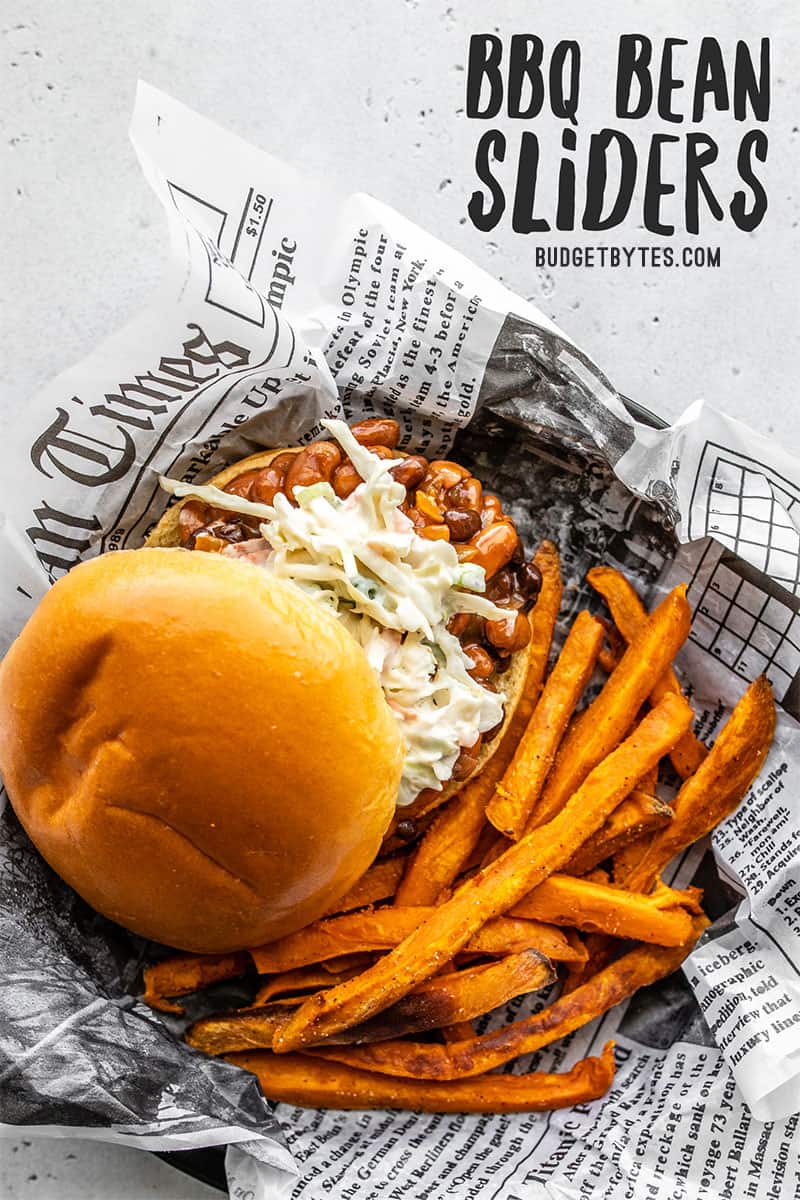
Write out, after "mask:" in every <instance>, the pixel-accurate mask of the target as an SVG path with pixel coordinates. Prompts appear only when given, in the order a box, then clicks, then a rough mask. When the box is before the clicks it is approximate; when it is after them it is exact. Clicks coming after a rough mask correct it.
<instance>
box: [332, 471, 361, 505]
mask: <svg viewBox="0 0 800 1200" xmlns="http://www.w3.org/2000/svg"><path fill="white" fill-rule="evenodd" d="M361 482H362V479H361V476H360V475H359V473H358V471H357V470H356V469H355V467H354V466H353V464H352V463H351V462H343V463H340V464H339V466H338V467H337V468H336V470H335V471H334V472H333V477H332V479H331V483H332V484H333V490H334V491H335V492H336V495H337V496H338V497H339V499H340V500H346V499H347V497H348V496H350V495H352V493H353V492H354V491H355V490H356V488H357V487H358V485H359V484H360V483H361Z"/></svg>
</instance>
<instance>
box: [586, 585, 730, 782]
mask: <svg viewBox="0 0 800 1200" xmlns="http://www.w3.org/2000/svg"><path fill="white" fill-rule="evenodd" d="M586 578H587V580H588V581H589V583H590V584H591V585H592V587H593V588H594V589H595V591H596V592H598V593H599V594H600V595H601V596H602V597H603V599H604V600H605V602H606V604H607V605H608V607H609V608H610V610H611V615H612V616H613V618H614V621H615V622H616V626H617V629H618V630H619V631H620V633H621V634H622V636H623V638H624V639H625V641H626V642H628V643H630V642H632V641H633V640H634V638H636V637H637V635H638V634H639V631H640V630H641V628H642V625H643V624H644V622H645V621H646V620H647V609H646V608H645V606H644V605H643V604H642V602H641V600H640V599H639V597H638V595H637V594H636V590H635V588H634V587H633V586H632V584H630V583H629V582H628V580H627V579H626V578H625V576H624V575H623V574H622V573H621V572H620V571H615V570H614V568H613V567H592V569H591V571H589V573H588V575H587V576H586ZM680 691H681V685H680V683H679V682H678V678H677V676H676V674H675V671H674V670H673V668H672V667H671V666H670V667H668V668H667V669H666V671H664V673H663V675H661V677H660V678H659V679H658V681H657V682H656V684H655V686H654V687H653V689H652V691H651V692H650V699H651V700H652V701H653V703H654V704H657V703H658V701H659V700H660V699H661V697H662V696H663V695H664V694H665V693H666V692H680ZM707 754H708V750H707V749H706V747H705V746H704V745H703V743H702V742H701V741H700V740H699V739H698V738H696V737H695V735H694V734H693V733H692V731H691V730H690V731H689V732H688V733H687V734H686V735H685V736H684V737H682V738H681V740H680V741H679V742H678V745H677V746H676V747H675V749H674V750H673V751H672V753H671V754H670V758H671V759H672V765H673V766H674V767H675V770H676V771H677V772H678V774H679V775H680V776H681V778H682V779H687V778H688V777H689V776H690V775H692V774H694V772H695V771H696V770H697V768H698V767H699V766H700V763H701V762H702V761H703V759H704V758H705V756H706V755H707Z"/></svg>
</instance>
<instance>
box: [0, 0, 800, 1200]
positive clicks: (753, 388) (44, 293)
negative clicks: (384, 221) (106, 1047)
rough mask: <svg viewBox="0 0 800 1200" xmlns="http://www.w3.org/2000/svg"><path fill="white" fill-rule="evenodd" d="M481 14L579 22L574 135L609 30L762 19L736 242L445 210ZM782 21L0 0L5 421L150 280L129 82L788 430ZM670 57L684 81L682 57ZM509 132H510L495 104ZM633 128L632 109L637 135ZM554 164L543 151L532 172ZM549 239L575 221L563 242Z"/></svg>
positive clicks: (128, 1167) (35, 1156)
mask: <svg viewBox="0 0 800 1200" xmlns="http://www.w3.org/2000/svg"><path fill="white" fill-rule="evenodd" d="M657 10H658V11H657ZM489 13H491V16H489V15H488V14H489ZM645 14H646V15H645ZM493 29H497V30H499V31H500V32H501V33H503V34H507V35H510V34H511V33H512V32H535V33H539V34H540V35H541V36H542V37H543V38H544V39H545V43H546V45H548V46H552V44H553V43H554V42H555V41H556V40H557V39H558V38H560V37H569V36H574V37H577V38H578V39H579V40H580V42H581V45H582V49H583V96H582V100H581V109H580V125H579V134H580V136H582V137H585V136H588V133H589V132H591V131H592V130H593V129H596V128H599V127H600V126H602V125H604V124H607V125H613V124H614V120H613V113H612V109H611V95H612V77H613V71H614V58H615V47H616V39H617V36H618V35H619V33H621V32H641V31H646V32H647V33H649V34H650V36H651V37H653V38H654V39H657V38H662V37H664V36H665V35H671V36H672V35H674V36H683V37H686V38H689V39H696V38H697V37H699V36H700V35H702V34H706V33H708V34H713V35H715V36H717V37H719V38H720V39H721V41H722V42H723V45H724V46H725V47H726V48H730V47H731V46H732V45H733V43H734V41H735V39H736V38H737V37H740V36H741V37H746V38H749V39H755V38H757V37H760V36H762V35H770V36H771V37H772V38H773V57H774V62H773V108H772V116H771V120H770V122H769V137H770V153H769V159H768V162H767V166H766V168H765V180H766V186H767V190H768V193H769V200H770V207H769V211H768V214H767V217H766V219H765V221H764V223H763V224H762V225H761V226H760V228H759V229H758V230H757V231H756V232H755V233H753V234H752V235H747V234H743V233H740V232H739V231H738V230H736V229H735V228H734V227H733V226H732V224H731V223H730V222H729V221H725V222H723V223H722V224H720V225H719V226H715V227H714V228H713V229H709V230H708V231H707V235H706V233H705V231H704V234H703V236H701V238H700V239H698V240H699V241H700V243H701V244H706V245H717V244H718V245H720V247H721V249H722V266H721V268H720V269H719V270H716V271H714V270H706V271H702V270H693V271H672V272H667V271H664V270H660V271H659V270H655V269H651V270H643V269H641V268H637V269H635V270H630V271H624V272H623V271H620V272H610V271H599V270H581V269H568V270H563V271H562V270H552V271H549V272H548V271H541V270H537V269H536V267H535V265H534V259H533V251H534V244H533V240H532V239H531V238H525V237H522V236H519V235H515V234H513V233H512V232H511V231H510V228H509V225H508V223H507V220H504V222H503V223H502V225H501V226H500V227H498V229H496V230H495V231H494V232H492V233H490V234H480V233H478V232H477V231H476V230H475V229H473V228H472V226H471V225H470V224H469V223H468V222H467V221H466V219H465V206H466V200H467V198H468V196H469V193H470V192H471V190H472V188H473V187H474V180H473V172H472V159H473V155H474V147H475V143H476V141H477V138H478V136H479V134H480V132H482V128H483V126H482V125H480V124H479V123H476V122H469V121H467V120H466V119H465V118H464V116H463V112H462V110H463V106H464V96H463V91H464V69H463V68H464V64H465V57H466V42H467V37H468V35H469V34H470V33H471V32H476V31H486V32H488V31H491V30H493ZM799 32H800V22H798V20H797V13H796V9H795V6H794V5H793V4H792V3H791V0H783V2H776V0H760V3H759V5H758V6H757V13H754V6H753V5H751V4H749V3H746V2H745V0H703V3H700V4H698V3H697V2H696V0H680V2H678V0H673V2H672V3H671V4H670V5H668V6H653V7H651V8H649V9H645V6H643V5H642V4H641V3H636V2H635V0H610V2H607V3H605V4H602V5H589V4H586V3H582V2H580V0H542V2H540V3H538V4H536V5H533V6H532V5H529V4H524V3H522V0H515V2H507V0H506V2H503V0H500V2H498V3H495V4H493V5H492V6H491V7H490V8H487V7H486V6H485V5H483V4H481V3H479V0H469V2H467V0H461V2H459V3H455V2H453V3H451V4H446V3H445V2H443V0H435V2H432V3H425V2H424V0H384V3H382V4H381V5H375V4H370V3H368V2H366V0H351V3H349V4H348V5H333V4H325V5H323V4H320V3H315V2H313V0H296V2H295V3H293V4H289V3H288V2H285V3H276V2H274V0H259V2H258V3H257V4H256V3H250V2H248V0H228V2H227V3H226V4H221V3H212V2H210V0H191V2H189V0H171V2H170V3H169V4H163V3H160V2H159V0H134V2H130V0H104V2H103V3H100V0H83V2H82V3H81V4H76V3H74V2H73V3H56V2H55V0H26V3H25V4H23V5H20V4H16V3H13V2H12V0H2V2H1V3H0V50H1V52H2V63H3V70H2V73H1V74H0V126H1V127H2V136H0V196H1V197H2V207H3V213H4V218H5V219H4V220H3V222H2V229H1V230H0V238H2V246H1V247H0V249H1V250H2V253H1V254H0V262H1V263H2V267H1V268H0V273H1V274H2V278H3V284H4V286H3V287H2V289H0V310H1V311H0V321H2V326H3V330H4V337H3V350H4V351H5V354H4V367H3V372H2V377H1V378H0V388H2V392H0V423H1V422H2V421H10V420H13V414H14V412H15V411H17V410H18V408H19V407H20V406H21V405H24V403H25V400H26V397H28V396H29V395H30V394H31V392H32V391H33V390H34V389H35V388H36V387H37V385H39V384H40V383H42V382H43V381H45V380H46V379H48V378H49V377H50V376H51V375H53V374H54V373H55V372H57V371H58V370H59V369H61V368H62V367H65V366H67V365H68V364H70V363H72V362H74V361H75V360H76V359H78V358H79V357H80V356H81V355H83V354H85V353H86V352H87V351H88V350H89V349H90V348H91V347H92V346H93V345H95V344H96V342H97V341H98V339H100V338H101V337H103V336H104V335H105V334H107V333H108V332H110V331H112V330H113V329H115V328H117V327H118V326H119V325H120V324H121V323H122V322H123V321H124V320H125V319H126V318H127V317H129V316H130V315H132V314H133V313H135V312H136V311H137V309H138V308H139V307H140V306H142V305H143V304H145V303H146V302H147V297H148V295H149V294H150V292H151V290H152V288H153V287H154V285H155V283H156V282H157V280H158V277H159V269H160V264H161V262H162V259H163V255H164V252H165V248H166V243H165V237H164V230H163V227H162V224H161V218H160V212H159V210H158V207H157V204H156V202H155V200H154V199H153V197H152V196H151V194H150V191H149V189H148V187H147V186H146V184H145V182H144V180H143V179H142V177H141V175H140V172H139V169H138V166H137V163H136V161H135V158H134V154H133V150H132V148H131V146H130V144H129V143H128V140H127V125H128V120H129V114H130V109H131V104H132V101H133V94H134V88H135V82H136V79H137V77H138V76H142V77H143V78H145V79H148V80H150V81H151V82H153V83H155V84H156V85H158V86H160V87H162V88H164V89H166V90H168V91H171V92H172V93H173V94H174V95H176V96H178V97H179V98H180V99H182V100H184V101H186V102H187V103H189V104H190V105H192V106H194V107H195V108H197V109H198V110H199V111H201V112H203V113H206V114H207V115H209V116H214V117H215V118H216V119H217V120H218V121H219V122H220V123H222V124H224V125H226V126H228V127H230V128H231V129H234V130H236V131H237V132H239V133H240V134H242V135H243V136H244V137H246V138H248V139H251V140H253V141H255V142H257V143H259V144H261V145H262V146H264V147H265V148H266V149H268V150H270V151H272V152H273V153H276V154H278V155H282V156H284V157H286V158H288V159H290V160H292V161H294V162H295V163H296V164H298V165H301V166H302V165H304V164H308V165H310V166H311V167H313V168H314V169H315V170H316V171H317V172H321V173H323V174H324V175H326V176H327V177H329V178H330V179H331V181H332V182H334V183H335V184H337V185H339V186H341V187H343V188H349V189H355V188H359V189H365V190H368V191H372V192H373V193H374V194H376V195H377V196H379V197H380V198H382V199H384V200H386V201H387V202H389V203H391V204H393V205H395V206H396V207H397V208H399V209H401V210H402V211H404V212H405V213H407V214H408V215H409V216H410V217H412V218H414V219H415V220H417V221H419V222H420V223H421V224H422V225H424V226H426V227H428V228H429V229H430V230H431V231H432V232H433V233H435V234H437V235H439V236H440V237H442V238H444V239H446V240H448V241H450V242H451V243H452V244H453V245H455V246H457V247H458V248H459V249H461V250H463V251H464V252H465V253H466V254H468V255H469V256H470V257H472V258H473V259H475V260H476V261H477V262H479V263H480V264H481V265H483V266H485V267H486V268H487V269H489V270H490V271H492V272H493V273H494V274H496V275H498V276H499V277H500V278H502V279H503V280H504V281H505V282H506V283H507V284H508V285H509V286H510V287H511V288H513V289H515V290H516V291H519V292H520V293H521V294H522V295H524V296H528V297H531V298H532V299H533V300H534V301H536V302H537V303H539V304H540V305H541V307H542V308H544V309H545V311H546V312H547V313H548V314H550V315H551V316H553V317H554V318H555V319H556V320H557V321H558V322H560V323H561V325H562V326H563V327H564V328H565V329H566V330H567V331H569V332H570V333H571V334H572V335H573V336H575V337H576V338H577V339H578V340H579V341H580V342H581V343H582V344H583V346H584V347H585V348H586V349H587V350H588V351H589V352H590V353H591V354H593V355H594V357H595V358H596V359H597V361H598V362H599V363H600V364H601V365H602V366H603V367H604V369H605V370H606V372H607V373H608V375H609V376H610V377H611V379H612V380H613V381H614V382H615V384H616V386H617V387H618V388H619V389H620V390H621V391H623V392H624V393H626V394H627V395H629V396H631V397H634V398H635V399H637V400H639V401H640V402H641V403H643V404H645V405H647V406H649V407H651V408H652V409H654V410H656V411H658V412H660V413H662V414H663V415H664V416H666V417H668V418H674V417H675V416H677V415H678V413H679V412H680V411H681V410H682V409H683V408H684V407H685V406H686V405H687V404H688V403H689V402H690V401H692V400H694V399H696V398H697V397H699V396H703V397H705V398H706V399H707V400H709V401H710V402H711V403H713V404H715V405H716V406H718V407H720V408H724V409H727V410H728V411H729V412H731V413H732V414H733V415H735V416H737V417H740V418H741V419H743V420H747V421H749V422H750V423H751V424H752V425H754V426H755V427H756V428H757V429H759V430H760V431H762V432H764V433H767V434H774V435H775V436H776V437H780V438H781V440H782V441H783V443H784V445H795V446H798V445H800V406H798V405H797V403H796V401H795V387H796V384H795V378H796V361H797V357H798V348H800V347H799V343H800V332H798V320H797V318H798V288H797V250H798V209H799V208H800V204H799V203H798V200H799V198H798V195H797V192H796V186H797V183H796V180H797V150H798V145H800V135H799V134H798V128H797V122H798V114H799V113H800V103H799V101H800V95H799V94H798V93H799V92H800V85H799V84H798V72H797V69H796V68H797V63H798V62H799V61H800V47H799V46H798V34H799ZM683 62H685V63H686V64H687V65H686V70H685V74H686V75H687V76H688V77H691V74H692V67H691V58H690V56H687V58H686V59H685V60H683ZM504 127H505V128H506V129H507V131H508V132H509V135H510V137H513V138H516V136H517V131H516V130H515V129H513V128H512V123H510V122H507V123H506V124H505V126H504ZM654 127H655V126H654V125H648V123H647V122H646V121H645V122H641V123H640V129H639V130H638V132H637V137H644V136H645V134H646V133H647V132H648V131H649V130H651V129H652V128H654ZM704 127H706V128H707V129H708V130H709V131H710V132H711V133H712V134H713V135H714V136H715V137H718V139H719V141H720V147H721V157H722V158H723V159H724V162H723V165H722V167H721V170H720V179H721V181H722V186H723V192H724V189H725V188H727V189H728V191H727V194H726V195H725V196H724V198H725V199H727V198H728V197H729V195H730V190H731V187H732V185H731V175H732V172H731V169H730V163H731V161H732V155H733V154H734V153H735V150H734V149H733V147H734V141H735V137H736V136H737V134H738V135H739V136H740V134H741V129H739V130H738V131H737V129H736V128H734V124H733V122H732V121H731V120H730V119H729V118H727V117H718V118H716V119H712V120H709V121H708V122H706V123H705V126H704ZM537 129H538V131H539V132H540V133H541V134H542V137H543V142H544V146H545V147H546V148H547V147H549V152H551V151H552V143H553V141H554V139H555V138H556V135H557V134H558V133H559V132H560V131H559V130H557V129H556V126H555V124H554V123H553V122H552V121H547V122H541V123H540V125H539V126H537ZM554 174H555V166H554V165H553V163H552V160H551V163H550V166H549V170H548V175H549V178H550V180H551V181H552V178H553V176H554ZM721 198H723V197H722V196H721ZM638 225H639V219H637V218H636V217H632V218H630V220H629V221H628V222H627V223H626V225H625V227H624V229H623V230H620V231H616V232H615V233H614V234H613V235H606V241H607V243H608V244H610V243H611V242H612V241H613V242H615V243H618V244H626V245H631V244H633V245H639V244H645V243H646V242H652V241H653V240H654V239H652V238H648V239H645V237H644V236H643V235H642V232H641V230H640V229H639V228H637V226H638ZM568 240H572V241H575V242H586V241H587V238H586V237H585V236H584V237H582V236H581V235H575V237H574V238H571V239H567V237H565V236H564V235H560V237H559V241H560V242H563V243H566V242H567V241H568ZM676 240H679V239H676ZM684 240H688V239H684ZM0 1194H2V1195H3V1196H4V1197H9V1200H34V1198H35V1200H50V1197H53V1198H55V1197H58V1198H59V1200H69V1198H70V1197H75V1198H76V1200H77V1197H81V1198H82V1200H93V1198H94V1197H97V1198H98V1200H99V1198H100V1197H103V1198H105V1197H113V1198H115V1200H134V1198H138V1197H150V1196H153V1197H161V1198H167V1197H169V1198H172V1200H183V1198H184V1197H185V1198H187V1200H188V1198H189V1197H198V1198H199V1197H201V1196H206V1195H211V1193H210V1192H209V1190H208V1189H207V1188H205V1187H204V1186H202V1185H200V1184H195V1183H193V1182H191V1181H188V1180H184V1179H182V1178H181V1177H180V1176H178V1175H176V1174H175V1172H173V1171H171V1170H170V1169H169V1168H168V1167H166V1166H165V1165H164V1164H163V1163H161V1162H159V1161H157V1160H154V1159H152V1158H151V1157H150V1156H147V1155H144V1154H137V1152H135V1151H133V1150H127V1149H119V1148H115V1147H108V1146H101V1145H97V1144H91V1143H85V1144H82V1143H78V1142H75V1141H53V1142H49V1141H44V1140H41V1139H34V1140H31V1139H26V1141H22V1140H19V1141H17V1142H16V1143H1V1142H0Z"/></svg>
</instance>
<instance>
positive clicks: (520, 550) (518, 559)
mask: <svg viewBox="0 0 800 1200" xmlns="http://www.w3.org/2000/svg"><path fill="white" fill-rule="evenodd" d="M511 561H512V563H514V566H520V565H521V564H522V563H524V562H525V547H524V546H523V545H522V542H517V548H516V550H515V551H514V553H513V554H512V555H511Z"/></svg>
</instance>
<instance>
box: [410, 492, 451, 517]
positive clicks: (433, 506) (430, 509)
mask: <svg viewBox="0 0 800 1200" xmlns="http://www.w3.org/2000/svg"><path fill="white" fill-rule="evenodd" d="M415 503H416V506H417V508H418V509H419V511H420V512H421V513H422V515H423V516H424V517H427V518H428V520H429V521H435V522H436V524H437V525H439V524H441V522H442V521H443V519H444V516H443V513H442V510H441V509H440V508H439V505H438V504H437V503H436V501H435V500H434V499H433V497H432V496H429V495H428V493H427V492H423V491H422V489H421V488H420V489H419V490H418V491H417V494H416V497H415Z"/></svg>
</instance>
